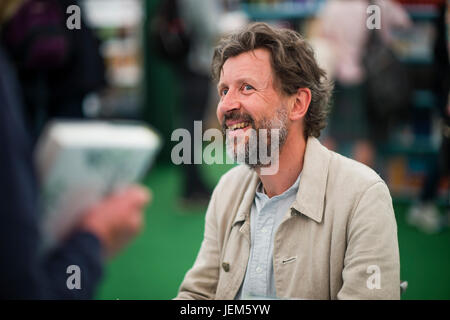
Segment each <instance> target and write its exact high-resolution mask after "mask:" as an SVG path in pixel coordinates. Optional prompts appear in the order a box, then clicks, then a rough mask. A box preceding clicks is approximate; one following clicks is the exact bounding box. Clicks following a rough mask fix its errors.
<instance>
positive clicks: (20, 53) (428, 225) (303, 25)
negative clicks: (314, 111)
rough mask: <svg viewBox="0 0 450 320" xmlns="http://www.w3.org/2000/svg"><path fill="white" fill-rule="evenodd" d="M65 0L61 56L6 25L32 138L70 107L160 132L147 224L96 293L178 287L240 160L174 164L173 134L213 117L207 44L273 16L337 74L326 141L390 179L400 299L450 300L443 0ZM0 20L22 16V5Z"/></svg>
mask: <svg viewBox="0 0 450 320" xmlns="http://www.w3.org/2000/svg"><path fill="white" fill-rule="evenodd" d="M58 3H59V4H60V5H61V6H62V8H63V10H64V12H65V8H67V7H68V6H70V5H71V4H77V5H79V6H80V8H81V14H82V17H83V23H82V25H81V30H68V29H67V28H65V29H64V28H63V29H64V32H63V34H64V39H65V40H64V41H66V44H67V45H66V46H62V47H60V48H62V49H61V52H60V58H61V61H56V60H55V59H53V60H52V61H48V67H47V66H46V65H42V64H40V65H39V66H35V65H33V63H34V61H35V60H33V59H34V57H35V55H38V53H39V47H37V49H36V47H35V46H33V48H34V49H35V50H37V52H36V51H32V52H31V51H27V49H26V48H27V45H30V41H31V40H30V39H33V38H32V37H31V36H30V37H31V38H27V37H26V34H27V32H29V31H30V30H25V27H23V28H22V29H21V28H20V27H17V26H18V25H20V23H19V24H17V21H16V24H14V23H13V24H10V25H9V28H2V29H0V32H1V33H2V38H1V39H2V40H1V41H2V42H4V47H5V48H6V49H7V51H10V52H11V55H12V56H13V57H14V59H13V60H14V61H15V63H16V68H17V72H18V75H19V81H20V85H21V87H22V90H23V100H24V103H25V106H26V110H27V112H26V115H27V124H28V126H29V128H30V132H31V133H32V135H33V136H34V138H37V137H38V136H39V134H40V132H41V130H42V127H43V126H44V125H45V123H47V122H48V120H50V119H52V118H55V117H64V118H77V119H84V118H86V119H137V120H143V121H145V122H147V123H148V124H150V125H151V126H153V127H154V128H155V129H157V130H158V131H159V132H160V134H161V135H162V137H163V140H164V147H163V149H162V151H161V153H160V155H159V158H158V160H157V163H156V164H155V165H154V166H153V168H152V169H151V170H150V171H149V173H148V175H147V176H146V177H145V179H144V180H143V183H144V184H146V185H147V186H149V187H150V188H151V190H152V192H153V202H152V204H151V206H150V207H149V208H148V209H147V211H146V223H145V228H144V230H143V232H142V233H141V234H140V236H138V238H137V239H136V241H134V242H133V243H132V244H131V245H130V246H129V247H128V248H127V249H126V250H125V251H123V252H122V253H121V254H120V255H119V256H118V257H116V258H115V259H114V260H112V261H110V262H109V263H108V265H107V267H106V270H105V274H104V280H103V282H102V285H101V287H100V288H99V290H98V293H97V298H99V299H170V298H173V297H175V296H176V294H177V290H178V286H179V285H180V283H181V281H182V279H183V277H184V274H185V273H186V271H187V270H188V269H189V268H190V267H191V266H192V264H193V262H194V259H195V257H196V254H197V252H198V249H199V247H200V243H201V240H202V237H203V224H204V214H205V211H206V206H207V201H208V198H209V195H210V193H211V191H212V189H213V188H214V186H215V184H216V183H217V182H218V179H219V178H220V176H221V175H222V174H223V173H225V172H226V171H227V170H229V169H230V167H231V166H232V165H206V164H201V165H181V166H177V165H174V164H173V163H172V161H171V150H172V148H173V146H174V145H175V144H176V143H177V142H176V141H171V134H172V132H173V130H175V129H176V128H187V129H189V130H190V131H191V132H193V129H192V126H193V121H194V120H203V130H206V129H208V128H212V127H218V122H217V119H216V118H215V107H216V101H217V94H216V90H215V84H214V83H212V82H211V80H210V76H209V64H210V61H211V55H212V48H213V46H214V44H215V43H216V41H217V40H218V39H219V38H220V36H221V35H223V34H225V33H227V32H229V31H231V30H233V29H235V28H239V27H241V26H243V25H245V24H246V23H249V22H252V21H265V22H268V23H270V24H274V25H277V26H284V27H288V28H292V29H294V30H297V31H299V32H300V33H301V34H302V35H303V36H304V37H305V38H306V39H308V40H309V41H310V43H311V45H312V46H313V47H314V49H315V50H316V56H317V59H318V60H319V63H320V64H321V66H322V67H323V68H324V69H325V70H326V71H327V73H328V75H329V77H330V78H331V79H332V80H333V81H334V82H335V91H334V95H333V96H334V98H333V103H332V111H331V114H330V118H329V125H328V127H327V129H326V130H325V131H324V132H323V134H322V136H321V141H322V142H323V143H324V144H325V145H327V146H328V147H329V148H331V149H333V150H336V151H338V152H340V153H342V154H344V155H346V156H348V157H352V158H354V159H357V160H359V161H361V162H363V163H366V164H367V165H369V166H371V167H372V168H374V169H375V170H376V171H377V172H378V173H379V174H380V175H381V176H382V178H383V179H384V180H385V181H386V182H387V184H388V186H389V188H390V191H391V194H392V197H393V202H394V209H395V214H396V218H397V224H398V237H399V246H400V258H401V279H402V280H403V281H407V282H408V289H407V290H406V292H405V293H404V294H403V295H402V299H450V272H449V270H450V229H449V225H450V207H449V201H450V200H449V166H450V159H449V139H450V127H449V124H450V122H449V118H450V105H449V92H448V90H449V75H450V73H449V54H448V52H449V39H450V36H449V34H450V33H449V31H450V27H449V22H450V12H449V10H448V2H447V1H445V0H442V1H439V0H433V1H432V0H428V1H426V0H422V1H419V0H417V1H414V0H409V1H407V0H399V1H387V0H386V1H384V0H380V1H365V0H285V1H282V0H247V1H239V0H228V1H227V0H79V1H60V2H58ZM371 6H372V7H371ZM0 10H1V6H0ZM17 12H20V10H19V11H17ZM1 16H2V15H0V17H1ZM69 16H70V14H69V13H67V14H66V15H65V18H68V17H69ZM378 16H379V17H380V18H381V21H378V20H377V17H378ZM47 18H48V19H50V20H51V19H53V18H54V16H53V15H52V14H48V17H47ZM18 19H20V17H19V18H18ZM2 20H3V19H2ZM2 20H0V24H4V23H8V22H10V21H14V15H12V16H9V17H8V20H6V21H7V22H5V21H2ZM40 21H41V20H40ZM42 21H44V22H45V19H44V20H42ZM52 21H53V20H52ZM54 21H57V19H56V20H54ZM19 22H20V20H19ZM44 22H42V24H43V25H45V23H44ZM22 26H24V25H22ZM47 27H48V26H47ZM370 27H379V28H380V31H379V32H375V31H373V30H372V29H370ZM44 29H45V28H43V29H40V31H42V30H44ZM36 30H37V29H35V31H36ZM47 30H48V29H47ZM40 31H39V32H40ZM39 32H38V31H36V33H35V34H34V36H37V37H39ZM36 34H37V35H36ZM50 34H55V32H53V33H50ZM47 35H48V34H47ZM43 37H44V36H43ZM38 39H39V38H38ZM47 39H48V38H47ZM41 49H42V48H41ZM56 58H58V56H56ZM0 104H1V102H0Z"/></svg>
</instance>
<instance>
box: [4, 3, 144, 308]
mask: <svg viewBox="0 0 450 320" xmlns="http://www.w3.org/2000/svg"><path fill="white" fill-rule="evenodd" d="M55 4H56V3H55V2H53V4H52V1H45V0H42V1H38V0H36V1H35V0H28V1H26V0H24V1H21V0H6V1H5V0H3V1H2V2H1V3H0V32H1V34H2V40H1V41H0V131H1V132H0V146H1V148H2V150H1V151H2V152H1V153H0V177H1V178H0V195H1V197H2V204H3V207H2V210H1V211H0V238H1V239H0V298H1V299H72V298H75V299H89V298H93V296H94V293H95V289H96V287H97V286H98V284H99V282H100V280H101V275H102V269H103V264H104V259H105V258H106V257H111V256H114V255H115V254H117V253H118V251H119V250H120V249H121V248H123V246H124V245H125V244H127V243H128V242H129V241H130V240H131V239H132V238H134V237H135V235H136V234H137V233H138V232H139V230H140V229H141V227H142V224H143V215H142V212H143V209H144V206H145V205H146V204H147V203H148V202H149V193H148V191H147V190H146V189H144V188H143V187H140V186H132V187H130V188H128V189H126V190H124V191H123V192H121V193H119V194H114V195H111V196H110V197H108V198H106V199H104V200H103V201H102V202H101V203H98V204H97V205H95V206H94V207H92V208H91V209H89V210H87V211H86V212H85V214H84V215H82V218H81V219H80V221H79V223H78V226H77V227H76V228H75V229H74V230H73V231H72V233H71V234H70V235H69V236H68V237H67V238H66V239H64V241H63V242H62V243H61V244H60V245H59V246H58V247H57V248H55V249H54V250H52V251H51V252H49V253H47V254H45V255H43V254H41V253H40V252H41V250H40V249H41V236H40V234H39V227H38V225H39V218H40V212H38V209H37V208H38V207H39V206H38V192H39V186H38V185H37V181H36V178H35V174H34V168H33V163H32V159H33V156H32V154H33V146H32V138H31V135H30V130H29V126H27V123H26V121H25V119H27V117H26V115H27V112H28V110H27V108H26V107H25V105H24V103H23V97H24V93H23V88H22V86H21V83H20V82H19V81H18V77H17V72H16V71H17V70H16V68H15V65H14V62H16V61H15V60H17V58H18V57H14V53H17V54H19V55H20V58H19V60H21V61H22V62H23V63H24V64H23V65H22V66H21V68H26V67H33V66H34V67H37V68H39V66H42V65H47V63H49V60H51V59H53V58H56V57H61V56H60V53H61V51H60V49H61V48H62V42H63V41H62V40H61V39H58V38H57V37H56V38H55V37H52V35H53V33H50V34H47V36H48V37H43V38H39V31H40V30H44V31H45V29H46V28H44V25H45V16H46V15H47V14H49V15H51V12H54V11H52V9H51V8H49V7H47V5H49V6H50V7H52V6H53V8H56V7H55V6H54V5H55ZM46 9H49V10H46ZM27 12H28V14H30V15H32V16H33V17H36V16H35V15H37V16H38V18H36V19H32V18H31V17H30V19H29V20H25V21H24V20H21V21H22V23H23V25H22V27H23V28H24V29H23V30H21V28H20V25H17V24H16V23H17V22H13V21H14V17H17V15H24V14H25V15H26V13H27ZM22 17H23V16H22ZM21 19H22V18H21ZM50 20H51V19H50ZM16 21H17V20H16ZM53 22H54V21H53ZM9 23H12V24H13V25H14V24H15V25H16V28H13V30H15V32H17V33H16V35H15V36H14V37H12V36H11V34H9V33H8V30H11V29H9V28H10V27H11V24H9ZM33 23H37V24H38V25H39V26H36V28H37V29H34V27H33ZM40 28H42V29H40ZM59 28H60V29H61V28H63V26H59ZM23 32H25V33H28V36H27V41H25V43H26V44H27V45H28V47H26V46H25V47H23V46H19V47H22V48H25V50H24V51H21V52H11V51H14V46H13V47H11V46H10V44H11V42H12V43H13V44H14V43H16V44H17V42H16V41H19V40H20V41H23V40H24V38H23V34H22V33H23ZM75 32H76V31H75ZM36 38H37V39H40V40H41V41H37V42H36V41H33V39H35V40H36ZM5 39H9V41H10V42H8V41H7V43H8V45H7V46H6V45H5V41H4V40H5ZM17 48H18V47H16V49H17ZM85 49H87V48H85ZM54 63H57V61H54ZM19 69H20V68H19ZM22 72H26V71H25V69H22ZM67 76H68V77H69V78H70V75H67ZM37 94H39V92H37ZM28 119H29V118H28ZM71 265H76V266H78V267H79V268H80V272H81V279H80V280H81V281H80V283H81V289H73V290H71V289H69V287H68V285H67V279H68V276H70V274H68V273H67V268H68V267H69V266H71Z"/></svg>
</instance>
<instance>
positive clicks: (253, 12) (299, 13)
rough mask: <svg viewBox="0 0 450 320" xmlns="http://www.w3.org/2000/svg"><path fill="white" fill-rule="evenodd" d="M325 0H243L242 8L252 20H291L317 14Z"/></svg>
mask: <svg viewBox="0 0 450 320" xmlns="http://www.w3.org/2000/svg"><path fill="white" fill-rule="evenodd" d="M323 3H324V1H323V0H313V1H312V0H297V1H295V0H294V1H251V0H250V1H243V2H242V5H241V8H242V10H243V11H244V12H245V13H246V14H247V16H248V17H249V18H250V19H252V20H257V21H260V20H267V21H269V20H291V19H304V18H310V17H313V16H315V15H316V14H317V13H318V12H319V10H320V8H321V6H322V4H323Z"/></svg>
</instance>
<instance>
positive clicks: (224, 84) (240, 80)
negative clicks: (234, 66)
mask: <svg viewBox="0 0 450 320" xmlns="http://www.w3.org/2000/svg"><path fill="white" fill-rule="evenodd" d="M233 82H235V83H239V84H242V83H245V82H251V83H255V82H256V80H254V79H253V78H249V77H244V78H239V79H236V80H234V81H233ZM227 86H228V84H226V83H223V82H220V83H218V84H217V90H220V89H222V88H224V87H227Z"/></svg>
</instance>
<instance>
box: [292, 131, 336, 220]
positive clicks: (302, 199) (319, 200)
mask: <svg viewBox="0 0 450 320" xmlns="http://www.w3.org/2000/svg"><path fill="white" fill-rule="evenodd" d="M330 159H331V153H330V151H329V150H328V149H327V148H325V147H324V146H322V145H321V144H320V142H319V140H317V139H316V138H314V137H309V138H308V142H307V144H306V151H305V158H304V161H303V169H302V177H301V179H300V185H299V187H298V192H297V196H296V199H295V201H294V203H293V205H292V208H293V209H294V210H295V211H296V213H295V212H294V211H293V212H292V214H294V215H295V214H297V213H300V214H303V215H305V216H307V217H308V218H310V219H312V220H314V221H316V222H318V223H320V222H321V221H322V216H323V208H324V202H325V191H326V186H327V179H328V167H329V164H330Z"/></svg>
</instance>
